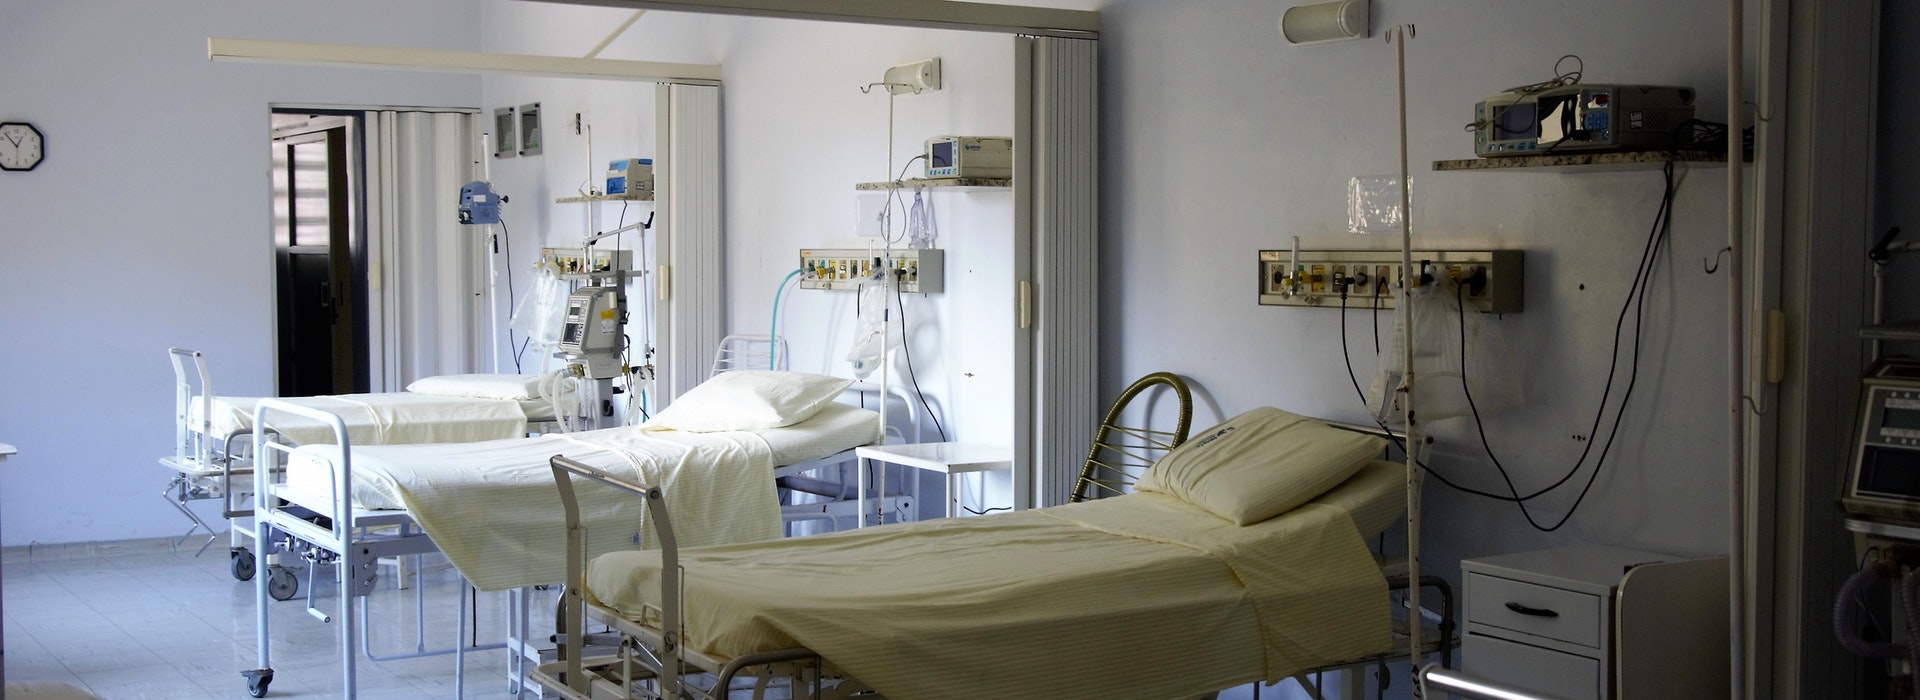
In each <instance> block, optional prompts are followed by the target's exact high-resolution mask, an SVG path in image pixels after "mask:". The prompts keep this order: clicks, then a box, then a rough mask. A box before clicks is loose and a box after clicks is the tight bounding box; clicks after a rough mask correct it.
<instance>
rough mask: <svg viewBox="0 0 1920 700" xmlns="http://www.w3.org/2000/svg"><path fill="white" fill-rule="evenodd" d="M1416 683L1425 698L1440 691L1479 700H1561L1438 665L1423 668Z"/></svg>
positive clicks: (1428, 665)
mask: <svg viewBox="0 0 1920 700" xmlns="http://www.w3.org/2000/svg"><path fill="white" fill-rule="evenodd" d="M1416 681H1417V682H1418V683H1419V684H1420V688H1421V695H1422V696H1424V697H1434V694H1433V693H1434V691H1436V690H1438V691H1443V692H1447V693H1453V694H1455V695H1458V696H1461V697H1467V698H1476V699H1478V700H1561V698H1559V697H1557V696H1553V695H1541V694H1539V693H1535V692H1532V691H1527V690H1520V689H1518V688H1514V687H1512V686H1506V685H1501V684H1498V683H1493V682H1490V681H1484V680H1480V679H1478V678H1474V677H1471V676H1468V675H1466V674H1462V673H1460V672H1458V671H1453V670H1449V669H1444V668H1441V667H1440V664H1437V663H1435V664H1427V665H1425V666H1421V667H1420V673H1419V675H1418V677H1417V679H1416Z"/></svg>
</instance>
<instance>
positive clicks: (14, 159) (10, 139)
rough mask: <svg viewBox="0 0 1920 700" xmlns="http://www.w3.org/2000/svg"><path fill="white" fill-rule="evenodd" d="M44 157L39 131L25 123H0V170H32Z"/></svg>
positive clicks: (43, 147) (44, 150)
mask: <svg viewBox="0 0 1920 700" xmlns="http://www.w3.org/2000/svg"><path fill="white" fill-rule="evenodd" d="M46 155H47V150H46V144H45V143H43V140H42V137H41V136H40V130H39V129H35V128H33V125H32V124H28V123H26V122H0V170H32V169H34V168H36V167H39V165H40V161H41V159H43V158H45V157H46Z"/></svg>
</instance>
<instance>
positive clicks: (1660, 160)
mask: <svg viewBox="0 0 1920 700" xmlns="http://www.w3.org/2000/svg"><path fill="white" fill-rule="evenodd" d="M1669 159H1671V160H1673V161H1675V162H1678V163H1686V164H1690V165H1706V166H1723V165H1726V164H1727V154H1726V153H1722V152H1718V151H1626V152H1620V153H1565V154H1556V155H1544V156H1501V157H1498V158H1466V159H1462V160H1436V161H1434V162H1433V169H1434V170H1435V171H1438V172H1456V171H1466V170H1496V171H1516V170H1527V169H1540V168H1546V169H1552V170H1557V171H1561V172H1609V171H1622V170H1657V169H1659V168H1660V166H1662V165H1665V164H1666V162H1667V161H1668V160H1669Z"/></svg>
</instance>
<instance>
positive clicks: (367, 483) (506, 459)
mask: <svg viewBox="0 0 1920 700" xmlns="http://www.w3.org/2000/svg"><path fill="white" fill-rule="evenodd" d="M878 425H879V423H878V414H875V413H874V412H873V411H868V410H865V409H860V408H855V407H852V406H848V405H846V404H837V403H836V404H829V405H828V406H827V407H826V408H824V409H821V411H820V412H819V413H818V414H815V415H814V417H812V418H810V419H808V420H805V421H801V422H800V423H797V424H794V425H790V426H786V427H784V428H774V429H772V430H765V431H760V432H757V433H754V434H755V435H756V436H758V437H759V438H760V439H762V440H765V441H766V443H767V448H768V449H769V450H770V451H771V453H772V454H771V458H772V460H773V464H774V465H775V466H781V465H788V464H800V463H803V462H809V461H812V460H816V459H820V458H823V457H828V456H831V455H833V454H835V453H838V452H841V451H844V450H847V449H851V448H854V447H858V446H860V445H865V444H868V443H871V442H873V441H874V439H875V438H876V436H877V431H878V427H877V426H878ZM639 431H641V429H640V428H638V427H620V428H605V429H602V430H588V431H582V432H578V433H572V434H570V435H563V434H560V433H549V434H546V435H540V436H536V437H530V438H511V439H504V440H488V441H482V442H470V443H461V444H444V445H398V446H378V445H372V446H366V447H360V446H356V447H354V449H353V469H354V472H355V475H356V477H357V478H355V479H354V481H356V482H358V487H357V488H355V489H353V493H352V498H353V507H355V508H359V509H362V510H402V509H405V508H406V504H405V499H404V498H403V497H402V496H401V493H400V484H399V483H397V482H395V481H394V480H393V479H392V477H391V472H392V470H391V469H390V467H404V466H406V465H417V464H433V463H458V464H461V465H464V466H465V468H466V469H470V470H472V471H476V472H481V471H493V470H500V469H505V468H513V467H517V466H523V465H528V464H537V465H539V467H540V468H541V469H547V468H548V467H547V459H548V458H551V457H552V456H554V455H555V454H566V455H567V456H569V457H574V458H575V459H584V458H585V456H584V454H583V452H584V451H585V450H588V449H598V446H599V445H602V444H606V443H608V442H609V441H611V440H616V439H617V438H618V437H619V436H623V435H630V434H634V433H636V432H639ZM349 439H351V438H349ZM326 442H331V441H330V440H329V441H326ZM322 444H324V442H323V443H322ZM301 452H302V453H309V454H313V455H318V456H321V457H324V458H325V459H332V458H333V456H334V455H337V454H339V451H338V450H330V449H326V448H324V447H320V448H302V449H301ZM325 459H301V458H299V457H297V456H296V457H295V458H294V459H293V460H292V461H290V462H288V464H287V471H286V485H285V486H284V487H282V491H283V492H282V496H283V497H286V498H289V499H292V500H295V501H299V502H302V503H307V502H314V503H321V504H325V503H330V502H331V501H332V496H330V495H329V494H332V493H333V487H332V484H333V478H332V473H333V467H332V466H330V464H329V463H328V462H327V461H325ZM543 473H545V472H543ZM383 475H384V476H383Z"/></svg>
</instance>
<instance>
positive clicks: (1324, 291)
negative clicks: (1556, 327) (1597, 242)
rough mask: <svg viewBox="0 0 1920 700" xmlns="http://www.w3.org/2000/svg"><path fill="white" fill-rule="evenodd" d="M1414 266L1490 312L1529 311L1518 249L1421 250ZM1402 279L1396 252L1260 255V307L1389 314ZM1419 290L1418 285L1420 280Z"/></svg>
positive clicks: (1266, 252)
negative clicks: (1451, 282)
mask: <svg viewBox="0 0 1920 700" xmlns="http://www.w3.org/2000/svg"><path fill="white" fill-rule="evenodd" d="M1413 264H1414V265H1415V266H1416V267H1418V266H1425V269H1426V270H1427V274H1430V275H1435V276H1446V277H1448V278H1451V279H1453V280H1454V281H1455V282H1458V283H1460V286H1461V287H1462V288H1463V289H1464V290H1465V294H1464V295H1463V300H1464V301H1465V302H1466V303H1467V304H1469V305H1471V306H1473V308H1475V309H1478V310H1480V311H1483V312H1486V313H1493V314H1510V313H1519V312H1520V311H1522V310H1524V309H1525V308H1526V304H1525V299H1524V295H1523V294H1522V289H1523V288H1524V287H1525V286H1526V285H1525V283H1526V265H1525V255H1524V254H1523V253H1522V251H1518V250H1480V251H1466V250H1417V251H1414V252H1413ZM1400 277H1401V269H1400V251H1397V250H1302V251H1299V255H1298V257H1295V255H1294V253H1293V251H1287V250H1263V251H1260V303H1261V304H1265V305H1269V306H1328V307H1333V308H1336V309H1337V308H1340V305H1341V298H1340V295H1341V294H1342V293H1345V294H1346V300H1345V303H1346V306H1347V307H1348V308H1360V309H1371V308H1375V307H1378V308H1382V309H1391V308H1393V307H1394V301H1395V299H1397V298H1398V293H1397V291H1396V290H1398V289H1399V282H1400ZM1415 284H1416V285H1417V284H1418V282H1417V281H1416V282H1415Z"/></svg>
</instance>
